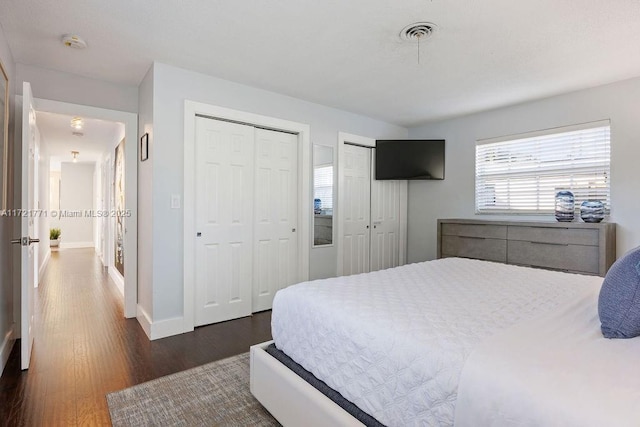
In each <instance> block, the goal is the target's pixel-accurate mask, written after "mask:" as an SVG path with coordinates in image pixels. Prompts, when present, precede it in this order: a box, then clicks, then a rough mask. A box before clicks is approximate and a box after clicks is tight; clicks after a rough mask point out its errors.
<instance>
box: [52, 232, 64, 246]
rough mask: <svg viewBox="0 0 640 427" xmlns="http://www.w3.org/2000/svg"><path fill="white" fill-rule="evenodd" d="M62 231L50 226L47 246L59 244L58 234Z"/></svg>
mask: <svg viewBox="0 0 640 427" xmlns="http://www.w3.org/2000/svg"><path fill="white" fill-rule="evenodd" d="M61 234H62V231H61V230H60V229H59V228H52V229H50V230H49V246H54V247H55V246H58V245H60V235H61Z"/></svg>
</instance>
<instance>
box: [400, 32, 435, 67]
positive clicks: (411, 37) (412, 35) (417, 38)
mask: <svg viewBox="0 0 640 427" xmlns="http://www.w3.org/2000/svg"><path fill="white" fill-rule="evenodd" d="M437 28H438V27H437V25H436V24H433V23H431V22H416V23H413V24H409V25H407V26H406V27H404V28H403V29H402V31H400V39H401V40H403V41H406V42H412V43H417V45H418V64H419V63H420V42H423V41H425V40H426V39H428V38H430V37H432V36H433V33H434V32H435V31H436V29H437Z"/></svg>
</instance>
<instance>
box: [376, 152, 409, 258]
mask: <svg viewBox="0 0 640 427" xmlns="http://www.w3.org/2000/svg"><path fill="white" fill-rule="evenodd" d="M374 151H375V150H374ZM374 155H375V153H374ZM402 185H403V183H402V181H377V180H375V179H373V177H372V179H371V271H376V270H384V269H385V268H391V267H397V266H398V265H400V251H399V240H400V236H399V234H400V190H401V186H402Z"/></svg>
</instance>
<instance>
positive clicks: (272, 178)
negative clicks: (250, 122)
mask: <svg viewBox="0 0 640 427" xmlns="http://www.w3.org/2000/svg"><path fill="white" fill-rule="evenodd" d="M255 132H256V147H255V151H256V177H255V210H254V212H255V218H254V243H253V248H254V252H253V259H254V262H253V303H252V305H253V311H254V312H256V311H262V310H268V309H270V308H271V306H272V303H273V297H274V295H275V293H276V292H277V291H278V290H280V289H282V288H284V287H286V286H289V285H291V284H293V283H296V282H297V281H298V280H297V278H298V276H297V262H296V261H297V254H298V232H297V229H298V137H297V136H296V135H292V134H289V133H284V132H276V131H272V130H265V129H256V131H255Z"/></svg>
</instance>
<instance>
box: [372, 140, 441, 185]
mask: <svg viewBox="0 0 640 427" xmlns="http://www.w3.org/2000/svg"><path fill="white" fill-rule="evenodd" d="M376 179H378V180H383V179H438V180H442V179H444V139H393V140H389V139H385V140H377V141H376Z"/></svg>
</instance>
